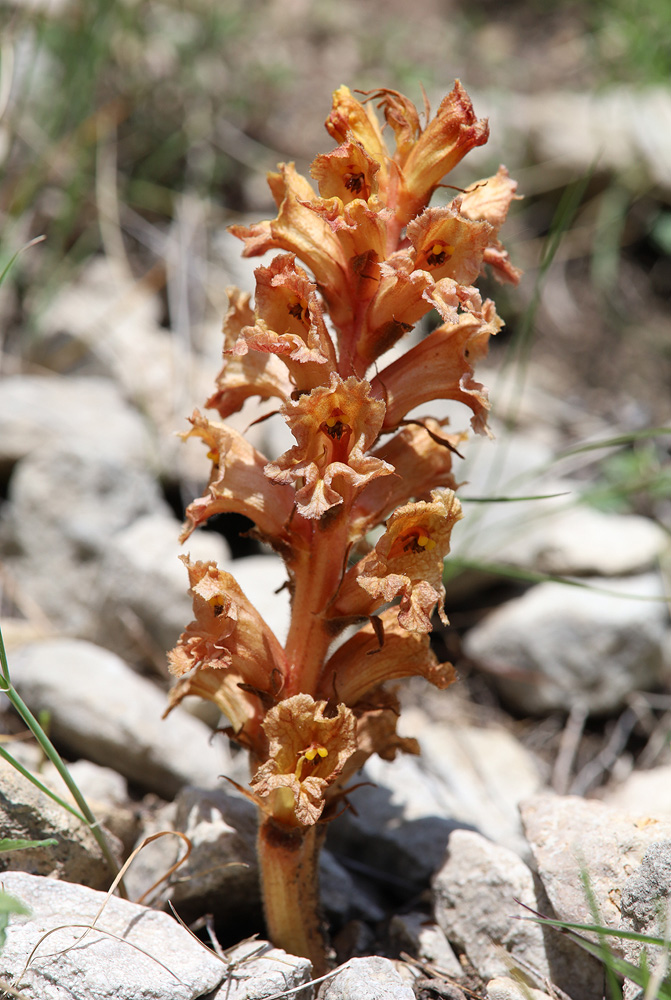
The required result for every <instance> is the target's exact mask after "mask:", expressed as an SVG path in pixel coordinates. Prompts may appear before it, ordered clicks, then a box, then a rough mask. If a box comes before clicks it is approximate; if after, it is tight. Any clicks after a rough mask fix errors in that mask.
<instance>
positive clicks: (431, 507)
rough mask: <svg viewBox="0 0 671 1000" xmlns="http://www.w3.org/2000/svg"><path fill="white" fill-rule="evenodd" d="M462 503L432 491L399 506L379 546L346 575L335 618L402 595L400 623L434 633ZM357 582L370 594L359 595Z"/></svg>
mask: <svg viewBox="0 0 671 1000" xmlns="http://www.w3.org/2000/svg"><path fill="white" fill-rule="evenodd" d="M461 516H462V515H461V504H460V503H459V501H458V500H457V497H456V495H455V494H454V493H453V492H452V490H446V489H438V490H432V491H431V500H430V501H428V502H427V501H424V500H420V501H417V502H416V503H408V504H405V506H403V507H399V508H397V510H395V511H394V513H393V514H392V515H391V517H390V518H389V520H388V521H387V528H386V531H385V533H384V534H383V535H382V537H381V538H380V539H379V540H378V542H377V545H376V546H375V549H374V550H373V551H372V552H370V553H369V554H368V555H367V556H364V557H363V559H361V561H360V562H358V563H357V564H356V565H355V566H353V567H352V569H350V570H349V572H348V573H347V574H346V576H345V578H344V580H343V583H342V586H341V588H340V593H339V595H338V598H337V600H336V601H335V604H334V607H333V609H332V614H333V616H334V617H337V616H343V617H350V616H351V617H354V616H357V615H359V616H362V615H371V614H374V613H375V612H376V611H377V610H378V608H380V607H381V606H382V605H383V604H387V603H388V602H389V601H393V600H394V599H395V598H397V597H400V598H401V601H400V605H399V610H398V622H399V625H400V626H401V627H402V628H404V629H407V630H408V631H410V632H430V631H431V628H432V626H431V615H432V613H433V610H434V608H435V607H436V605H438V614H439V615H440V618H441V621H442V622H443V623H444V624H447V617H446V615H445V611H444V610H443V606H442V602H443V599H444V597H445V588H444V587H443V560H444V558H445V556H446V555H447V553H448V552H449V551H450V535H451V534H452V528H453V527H454V525H455V524H456V522H457V521H458V520H459V519H460V518H461ZM357 587H359V588H361V589H362V590H363V591H365V593H366V594H367V595H368V597H364V595H358V594H357V593H356V590H357Z"/></svg>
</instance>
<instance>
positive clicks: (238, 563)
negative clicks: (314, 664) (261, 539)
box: [228, 555, 290, 642]
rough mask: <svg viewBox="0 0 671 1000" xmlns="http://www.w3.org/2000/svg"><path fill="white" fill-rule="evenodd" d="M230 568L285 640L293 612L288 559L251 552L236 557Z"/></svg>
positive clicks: (266, 618)
mask: <svg viewBox="0 0 671 1000" xmlns="http://www.w3.org/2000/svg"><path fill="white" fill-rule="evenodd" d="M228 570H229V572H230V573H232V574H233V576H234V577H235V579H236V580H237V581H238V583H239V584H240V586H241V587H242V589H243V591H244V593H245V595H246V596H247V597H248V598H249V600H250V601H251V602H252V604H253V605H254V607H255V608H256V610H257V611H258V612H259V614H260V615H261V617H262V618H263V619H264V621H265V622H266V624H267V625H268V626H269V627H270V629H271V630H272V631H273V632H274V633H275V635H276V636H277V638H278V639H279V641H280V642H284V640H285V639H286V635H287V631H288V629H289V615H290V600H289V591H288V589H287V587H286V586H285V584H286V583H287V579H288V577H287V571H286V569H285V566H284V562H283V561H282V560H281V559H280V557H279V556H275V555H258V556H247V557H246V558H244V559H236V560H235V561H234V562H233V564H232V565H231V566H229V567H228Z"/></svg>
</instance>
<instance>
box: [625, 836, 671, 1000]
mask: <svg viewBox="0 0 671 1000" xmlns="http://www.w3.org/2000/svg"><path fill="white" fill-rule="evenodd" d="M620 905H621V912H622V922H621V925H620V926H621V929H622V930H627V931H636V932H637V933H638V934H647V935H650V936H652V937H661V938H666V939H667V940H668V935H669V929H670V926H671V840H665V841H660V842H659V843H654V844H651V845H650V847H649V848H648V850H647V851H646V852H645V854H644V855H643V860H642V861H641V864H640V866H639V868H638V869H637V870H636V871H635V872H634V873H633V875H630V876H629V878H628V879H627V881H626V882H625V883H624V885H623V887H622V895H621V897H620ZM623 948H624V957H625V958H626V959H627V960H628V961H629V962H632V963H633V964H634V965H639V963H640V960H641V952H642V951H643V950H645V952H646V957H647V965H648V969H650V971H651V972H653V973H654V972H655V970H656V968H657V966H658V965H660V964H663V963H664V962H665V961H666V962H668V958H669V950H668V947H667V948H660V947H655V946H653V945H641V944H640V943H639V942H638V941H623ZM666 972H667V975H668V972H669V970H668V967H667V969H666ZM638 991H639V987H636V986H635V985H634V984H633V983H631V982H628V983H626V985H625V997H626V998H627V1000H629V998H631V997H635V996H638V995H639V993H638Z"/></svg>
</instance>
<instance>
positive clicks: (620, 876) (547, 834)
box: [521, 795, 671, 945]
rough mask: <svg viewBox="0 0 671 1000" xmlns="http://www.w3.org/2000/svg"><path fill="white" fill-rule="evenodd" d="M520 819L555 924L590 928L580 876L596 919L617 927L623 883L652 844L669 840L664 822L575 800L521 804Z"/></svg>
mask: <svg viewBox="0 0 671 1000" xmlns="http://www.w3.org/2000/svg"><path fill="white" fill-rule="evenodd" d="M521 814H522V822H523V824H524V830H525V833H526V836H527V839H528V841H529V844H530V846H531V849H532V851H533V853H534V858H535V860H536V864H537V868H538V874H539V876H540V878H541V880H542V882H543V886H544V887H545V891H546V892H547V894H548V897H549V899H550V902H551V903H552V906H553V908H554V911H555V913H556V915H557V917H558V918H559V919H560V920H569V921H575V922H578V923H593V917H592V913H591V910H590V905H589V901H588V898H587V895H586V891H585V886H584V883H583V873H584V876H585V877H586V878H588V879H589V884H590V886H591V890H592V892H593V894H594V897H595V899H596V903H597V906H598V908H599V912H600V916H601V919H602V920H603V921H604V922H605V924H606V925H607V926H609V927H617V926H618V925H619V922H620V893H621V890H622V887H623V886H624V884H625V882H626V880H627V878H628V877H629V875H630V874H631V872H632V871H633V870H634V869H635V868H636V867H638V865H640V863H641V861H642V859H643V855H644V854H645V852H646V850H647V849H648V847H649V846H650V845H651V844H653V843H654V842H655V841H659V840H664V839H671V821H669V820H663V819H658V820H656V819H654V818H652V817H650V816H639V817H632V816H628V815H627V814H625V813H620V812H618V811H617V810H615V809H610V808H609V807H608V806H605V805H604V804H603V803H601V802H596V801H593V800H588V799H581V798H578V797H576V796H570V795H567V796H558V795H539V796H536V797H534V798H532V799H530V800H529V801H528V802H524V803H522V806H521ZM613 944H615V945H616V942H613Z"/></svg>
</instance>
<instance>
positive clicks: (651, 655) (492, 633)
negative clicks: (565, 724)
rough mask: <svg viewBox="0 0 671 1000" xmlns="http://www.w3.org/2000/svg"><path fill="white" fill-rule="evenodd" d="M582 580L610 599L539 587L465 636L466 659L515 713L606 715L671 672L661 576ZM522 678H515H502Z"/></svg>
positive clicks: (586, 592) (561, 587)
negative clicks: (487, 675)
mask: <svg viewBox="0 0 671 1000" xmlns="http://www.w3.org/2000/svg"><path fill="white" fill-rule="evenodd" d="M585 582H586V583H587V584H588V585H591V586H593V587H595V588H598V587H607V589H608V590H609V591H613V592H615V593H614V594H605V593H601V592H599V591H598V590H596V589H594V590H590V589H585V588H582V587H581V588H578V587H572V586H567V585H564V584H560V583H541V584H538V585H537V586H535V587H532V588H531V590H529V591H527V593H526V594H524V595H523V596H522V597H519V598H517V599H515V600H512V601H508V602H507V603H506V604H504V605H503V606H501V607H500V608H498V609H497V610H496V611H494V612H492V613H491V614H490V615H488V616H487V617H486V618H485V619H483V621H481V622H480V623H479V624H478V625H476V626H475V627H474V628H473V629H471V631H470V632H469V633H468V635H467V636H466V639H465V643H464V649H465V652H466V653H467V655H468V656H470V657H472V658H473V659H475V660H477V661H480V662H481V663H482V664H483V666H485V667H486V669H488V670H489V671H491V672H492V674H493V676H494V681H495V683H496V685H497V687H498V688H499V689H500V691H501V693H502V694H503V695H504V696H505V698H506V699H507V700H508V701H510V702H512V703H513V704H514V705H515V706H516V707H517V708H518V709H521V710H522V711H525V712H529V713H532V714H540V713H545V712H548V711H555V710H557V709H560V710H564V711H567V710H569V709H570V708H571V706H572V705H574V704H576V703H577V702H581V703H582V704H583V705H584V706H585V707H586V708H587V710H588V711H589V712H595V713H600V712H611V711H614V710H616V709H617V708H619V707H620V706H621V705H622V704H623V702H624V700H625V699H626V697H627V695H629V694H630V693H631V692H632V691H636V690H645V689H646V688H647V687H649V686H650V685H652V684H656V683H659V682H660V681H661V680H662V679H663V678H664V677H665V676H667V675H668V674H669V666H668V665H667V664H665V662H664V639H665V634H666V632H667V631H668V621H667V617H668V616H667V610H666V607H665V604H664V601H663V600H662V598H663V594H664V587H663V583H662V579H661V577H660V576H659V575H658V574H657V573H649V574H645V575H643V576H636V577H627V578H625V579H617V580H608V581H607V582H604V581H603V580H600V579H598V580H588V581H585ZM628 595H634V599H630V598H629V596H628ZM520 673H526V676H525V677H524V678H523V679H520V680H517V679H515V680H513V679H512V676H507V675H515V674H520Z"/></svg>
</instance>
